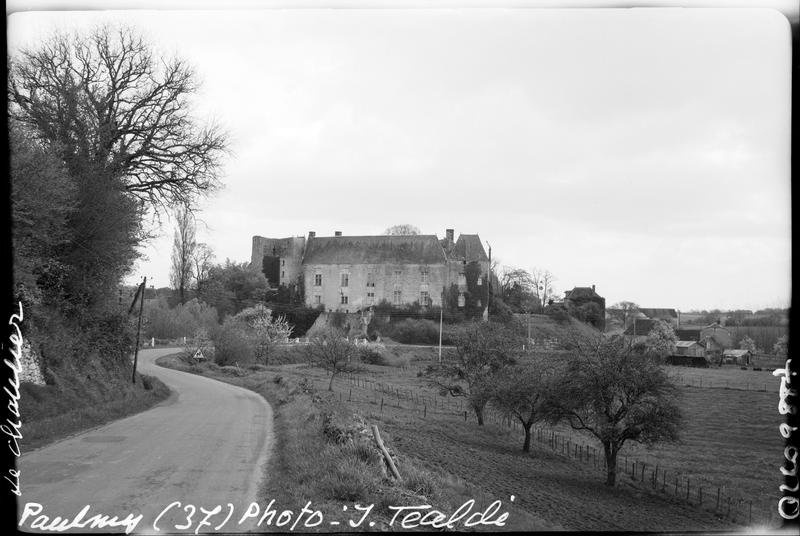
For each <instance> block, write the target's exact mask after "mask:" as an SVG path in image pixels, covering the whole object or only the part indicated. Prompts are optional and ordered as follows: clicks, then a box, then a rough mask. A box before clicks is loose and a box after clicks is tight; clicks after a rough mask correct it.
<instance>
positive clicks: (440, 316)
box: [439, 307, 443, 365]
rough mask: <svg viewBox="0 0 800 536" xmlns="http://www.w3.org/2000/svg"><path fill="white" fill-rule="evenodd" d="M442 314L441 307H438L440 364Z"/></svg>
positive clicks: (440, 352)
mask: <svg viewBox="0 0 800 536" xmlns="http://www.w3.org/2000/svg"><path fill="white" fill-rule="evenodd" d="M442 314H443V309H442V308H441V307H440V308H439V364H440V365H441V364H442Z"/></svg>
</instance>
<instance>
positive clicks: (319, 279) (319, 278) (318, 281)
mask: <svg viewBox="0 0 800 536" xmlns="http://www.w3.org/2000/svg"><path fill="white" fill-rule="evenodd" d="M314 286H315V287H321V286H322V274H314Z"/></svg>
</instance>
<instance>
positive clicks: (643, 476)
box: [312, 373, 771, 524]
mask: <svg viewBox="0 0 800 536" xmlns="http://www.w3.org/2000/svg"><path fill="white" fill-rule="evenodd" d="M342 377H343V378H344V379H345V381H346V382H348V383H349V384H350V385H349V387H348V388H347V390H346V391H345V393H346V395H347V401H349V402H362V403H369V404H373V405H375V406H376V408H379V411H380V412H381V413H382V412H383V411H384V410H385V408H387V409H395V410H401V411H404V412H405V414H406V415H411V416H414V417H417V418H422V419H426V418H428V415H436V416H443V417H449V418H453V419H458V420H459V421H460V420H461V419H463V420H464V422H467V421H468V420H470V415H472V417H471V418H472V419H475V415H474V412H473V411H472V410H471V408H469V407H468V405H465V404H464V400H463V398H459V399H455V398H452V397H447V398H445V397H444V396H441V395H439V396H431V395H430V394H427V393H422V394H420V392H419V391H418V390H416V389H409V388H402V387H397V386H395V385H392V384H388V383H384V382H380V381H376V380H373V379H370V378H365V377H362V376H359V375H357V374H353V373H344V374H342ZM312 382H313V383H312V384H313V385H314V387H315V388H316V382H315V381H313V380H312ZM353 387H355V389H356V390H355V391H354V390H353ZM359 391H362V392H364V393H366V397H359ZM354 393H355V397H354ZM343 397H344V394H342V393H340V396H339V398H340V400H343V399H344V398H343ZM359 398H361V399H360V400H359ZM484 422H485V423H488V424H494V425H497V426H501V427H504V428H506V429H508V430H513V431H519V432H521V431H522V425H521V424H520V423H519V422H518V421H517V420H516V419H513V418H511V417H510V416H508V415H505V414H503V413H501V412H499V411H497V410H495V409H493V408H490V407H487V408H486V409H485V410H484ZM531 438H532V440H533V441H536V442H538V443H539V444H541V445H543V446H546V447H549V448H550V450H551V451H552V452H553V453H554V454H556V455H558V456H563V457H566V458H568V459H571V460H576V461H577V462H579V463H582V464H583V465H584V467H586V468H587V469H591V470H594V471H600V472H602V474H604V475H605V474H607V469H606V467H607V465H606V460H605V456H604V455H603V452H602V449H600V448H597V446H595V445H591V444H589V442H587V441H583V439H585V438H584V437H581V438H580V439H577V438H576V437H575V436H574V435H572V434H570V435H567V434H564V433H562V432H559V431H556V430H554V429H550V428H544V427H539V426H535V427H532V429H531ZM616 472H617V480H619V479H620V478H621V477H622V478H628V479H629V480H628V481H627V482H628V483H636V484H634V485H635V486H636V487H638V488H639V489H642V488H644V489H645V490H649V491H651V492H653V493H657V494H661V495H666V496H672V497H674V498H676V499H678V500H680V501H682V502H685V503H687V504H689V505H692V506H696V507H699V508H701V509H704V510H706V511H708V512H711V513H714V514H716V515H719V516H723V517H725V518H727V519H730V520H732V521H734V522H737V523H743V524H752V522H753V520H754V517H753V503H752V500H748V499H744V498H742V497H741V496H738V495H736V494H734V493H733V492H732V491H731V490H729V489H727V488H726V487H725V486H716V485H713V484H710V483H708V481H706V480H704V479H698V478H696V477H695V478H694V479H693V477H692V476H691V475H685V474H682V473H680V472H678V471H675V470H672V471H670V470H667V469H664V468H663V467H662V466H661V465H660V464H659V463H658V461H657V459H656V462H655V463H654V462H653V461H652V459H651V460H648V461H643V460H641V459H639V458H635V457H633V456H628V455H624V456H623V455H620V456H619V457H618V459H617V467H616ZM770 520H771V512H767V513H765V512H756V518H755V521H756V522H757V523H758V522H760V523H764V524H768V523H769V522H770Z"/></svg>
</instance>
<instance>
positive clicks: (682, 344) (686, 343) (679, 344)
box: [675, 341, 700, 348]
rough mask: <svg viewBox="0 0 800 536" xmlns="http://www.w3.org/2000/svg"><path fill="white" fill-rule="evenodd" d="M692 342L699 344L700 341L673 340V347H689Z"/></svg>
mask: <svg viewBox="0 0 800 536" xmlns="http://www.w3.org/2000/svg"><path fill="white" fill-rule="evenodd" d="M693 344H700V343H699V342H697V341H676V342H675V347H676V348H689V347H690V346H692V345H693Z"/></svg>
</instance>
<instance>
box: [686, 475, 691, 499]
mask: <svg viewBox="0 0 800 536" xmlns="http://www.w3.org/2000/svg"><path fill="white" fill-rule="evenodd" d="M691 483H692V481H691V479H689V478H687V479H686V502H687V503H688V502H689V486H691Z"/></svg>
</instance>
